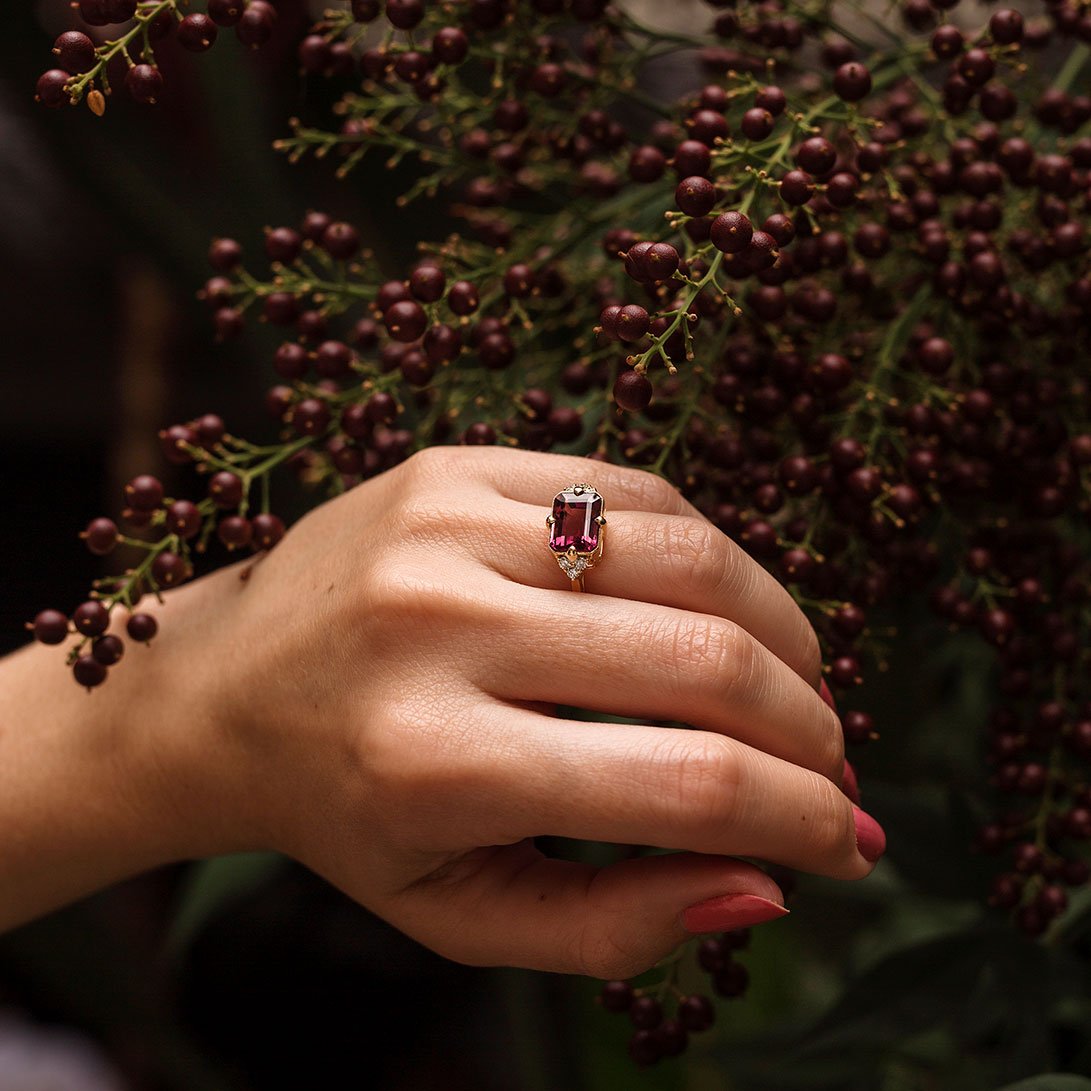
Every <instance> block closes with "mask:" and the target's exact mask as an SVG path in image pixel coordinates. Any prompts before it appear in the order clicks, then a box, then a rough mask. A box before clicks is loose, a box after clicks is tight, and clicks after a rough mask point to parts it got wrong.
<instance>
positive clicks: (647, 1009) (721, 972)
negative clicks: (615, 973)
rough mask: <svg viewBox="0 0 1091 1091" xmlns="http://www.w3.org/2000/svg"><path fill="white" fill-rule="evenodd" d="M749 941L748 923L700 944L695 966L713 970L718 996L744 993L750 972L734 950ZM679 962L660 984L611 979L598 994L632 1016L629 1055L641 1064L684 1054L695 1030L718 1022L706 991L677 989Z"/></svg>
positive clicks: (608, 1006)
mask: <svg viewBox="0 0 1091 1091" xmlns="http://www.w3.org/2000/svg"><path fill="white" fill-rule="evenodd" d="M749 943H750V932H749V930H748V929H745V928H744V929H740V930H738V931H736V932H724V933H722V934H721V935H718V936H706V937H705V938H704V939H702V940H701V941H700V942H699V943H698V944H697V947H696V962H697V965H698V967H699V968H700V969H701V970H703V971H704V972H705V973H707V974H708V975H709V977H710V979H711V982H712V987H713V990H714V992H715V993H716V995H717V996H721V997H724V998H725V999H735V998H738V997H741V996H743V995H744V994H745V993H746V988H747V985H748V984H749V983H750V976H749V974H748V973H747V970H746V967H745V966H744V965H743V964H742V963H741V962H739V961H737V960H736V958H735V957H734V955H735V952H736V951H740V950H743V949H744V948H745V947H747V946H748V945H749ZM678 967H679V963H678V962H673V963H671V965H670V968H669V970H668V974H667V976H666V978H665V979H664V980H663V981H662V982H661V983H660V984H659V985H656V986H651V987H648V988H634V986H633V985H632V983H631V982H628V981H607V982H606V984H605V985H603V987H602V992H601V993H600V994H599V1003H600V1004H601V1005H602V1007H603V1008H604V1009H605V1010H606V1011H609V1012H614V1013H617V1014H623V1015H628V1016H629V1019H630V1021H631V1022H632V1024H633V1026H634V1027H635V1028H636V1029H635V1030H634V1031H633V1034H632V1037H630V1039H629V1056H630V1057H632V1059H633V1060H634V1061H635V1062H636V1063H637V1064H638V1065H639V1066H640V1067H641V1068H646V1067H648V1066H650V1065H653V1064H655V1063H657V1062H658V1061H660V1060H662V1059H663V1058H665V1057H677V1056H678V1055H679V1054H681V1053H684V1052H685V1050H686V1047H687V1046H688V1045H689V1036H690V1035H691V1034H700V1033H701V1032H702V1031H706V1030H709V1029H711V1027H712V1026H713V1024H714V1023H715V1022H716V1008H715V1005H714V1004H713V1002H712V1000H711V999H710V998H709V997H708V996H706V995H704V994H703V993H685V992H683V991H682V990H681V989H679V988H678V986H677V983H676V981H677V976H678ZM666 1004H670V1005H671V1006H672V1007H673V1009H674V1015H673V1016H670V1017H668V1016H667V1013H666V1009H665V1005H666Z"/></svg>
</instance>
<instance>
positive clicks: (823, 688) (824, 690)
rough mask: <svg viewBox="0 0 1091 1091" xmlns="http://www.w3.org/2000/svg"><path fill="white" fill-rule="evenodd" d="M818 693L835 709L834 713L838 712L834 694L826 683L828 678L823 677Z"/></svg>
mask: <svg viewBox="0 0 1091 1091" xmlns="http://www.w3.org/2000/svg"><path fill="white" fill-rule="evenodd" d="M818 695H819V697H821V698H822V700H823V701H825V702H826V704H828V705H829V706H830V708H831V709H833V711H834V713H835V714H836V712H837V702H836V701H834V699H833V694H832V693H830V687H829V686H827V685H826V679H825V678H823V679H822V681H821V682H820V683H819V686H818Z"/></svg>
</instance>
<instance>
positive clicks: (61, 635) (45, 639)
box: [31, 610, 68, 644]
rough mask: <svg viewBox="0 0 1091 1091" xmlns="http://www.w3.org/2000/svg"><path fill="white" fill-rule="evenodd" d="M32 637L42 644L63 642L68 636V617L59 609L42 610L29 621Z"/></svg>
mask: <svg viewBox="0 0 1091 1091" xmlns="http://www.w3.org/2000/svg"><path fill="white" fill-rule="evenodd" d="M31 630H32V631H33V633H34V639H35V640H37V641H39V642H40V643H42V644H63V643H64V641H65V640H66V639H67V638H68V618H66V617H65V616H64V614H62V613H61V612H60V610H42V611H41V612H40V613H39V614H38V615H37V616H36V617H35V618H34V621H33V622H32V623H31Z"/></svg>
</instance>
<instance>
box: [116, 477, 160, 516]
mask: <svg viewBox="0 0 1091 1091" xmlns="http://www.w3.org/2000/svg"><path fill="white" fill-rule="evenodd" d="M125 502H126V503H127V504H128V505H129V507H130V508H132V509H133V511H155V509H156V508H158V507H159V505H160V504H162V503H163V484H162V482H161V481H160V480H159V479H158V478H157V477H152V476H151V475H150V474H141V475H140V476H139V477H134V478H133V479H132V481H130V482H129V483H128V484H127V485H126V486H125Z"/></svg>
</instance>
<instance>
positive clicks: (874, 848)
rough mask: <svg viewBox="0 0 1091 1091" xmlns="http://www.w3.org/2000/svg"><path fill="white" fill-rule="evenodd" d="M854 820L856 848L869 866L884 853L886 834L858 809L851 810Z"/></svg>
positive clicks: (876, 823)
mask: <svg viewBox="0 0 1091 1091" xmlns="http://www.w3.org/2000/svg"><path fill="white" fill-rule="evenodd" d="M852 815H853V818H854V819H855V820H856V847H857V848H858V849H859V850H860V855H861V856H862V857H863V858H864V859H865V860H867V862H868V863H869V864H874V863H875V861H876V860H878V859H879V857H880V856H882V855H883V853H884V852H886V834H885V833H883V827H882V826H880V825H879V823H878V822H876V821H875V819H874V818H872V817H871V815H869V814H865V813H864V812H863V811H861V810H860V808H859V807H853V808H852Z"/></svg>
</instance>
